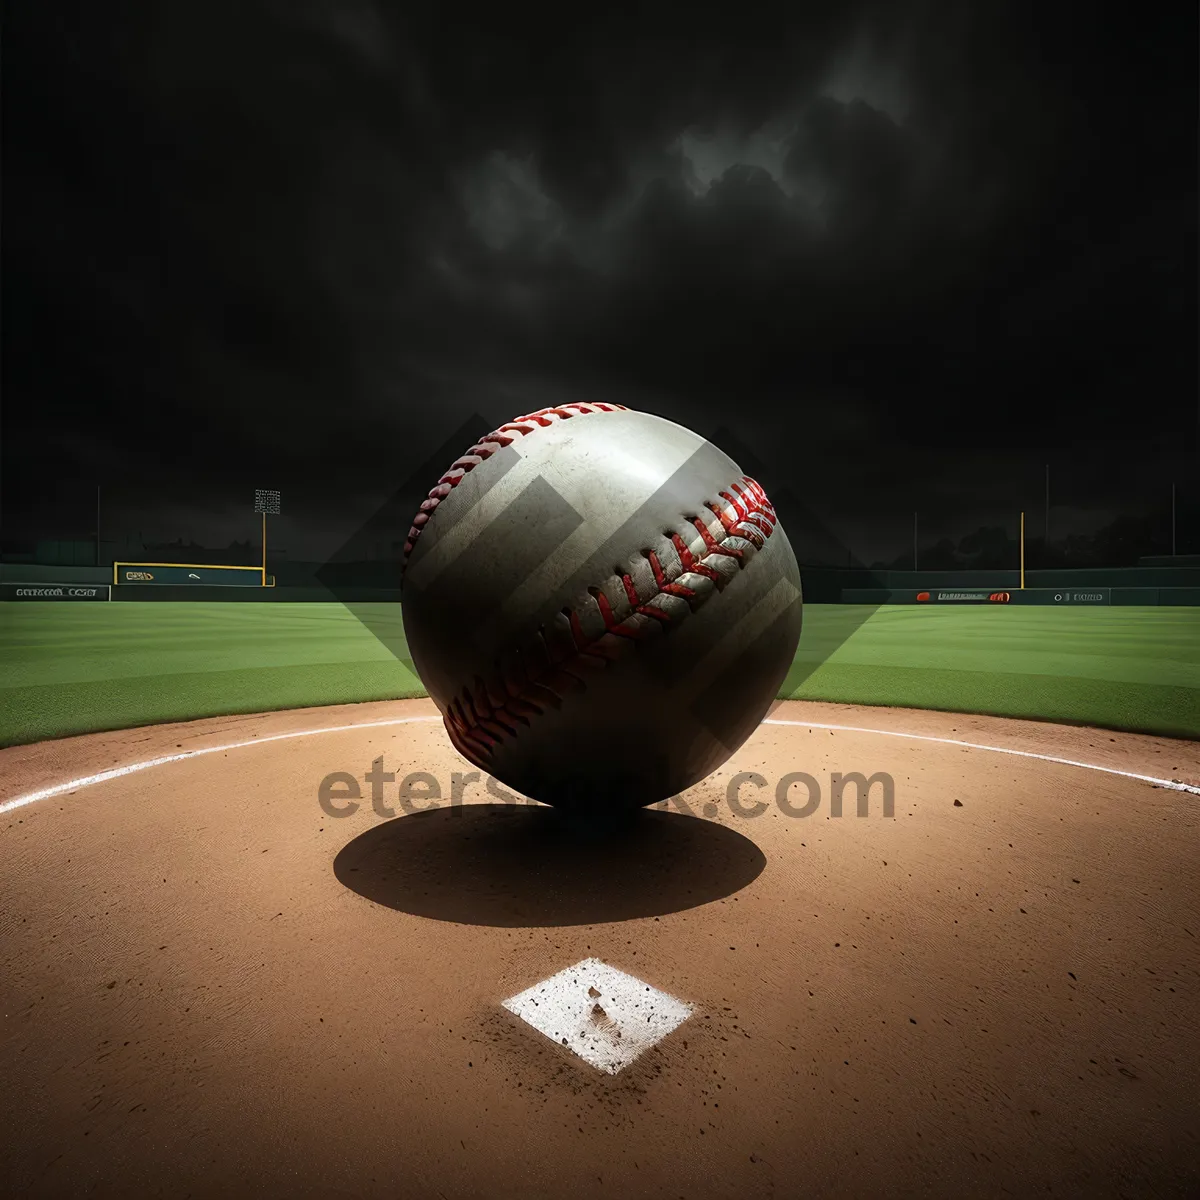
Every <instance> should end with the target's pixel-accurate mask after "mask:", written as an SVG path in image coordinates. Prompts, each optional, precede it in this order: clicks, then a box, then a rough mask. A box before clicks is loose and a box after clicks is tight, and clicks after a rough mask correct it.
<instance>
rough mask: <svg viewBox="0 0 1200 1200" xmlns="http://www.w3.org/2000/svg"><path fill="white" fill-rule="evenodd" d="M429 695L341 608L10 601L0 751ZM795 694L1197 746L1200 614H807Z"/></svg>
mask: <svg viewBox="0 0 1200 1200" xmlns="http://www.w3.org/2000/svg"><path fill="white" fill-rule="evenodd" d="M356 611H357V612H359V613H360V614H361V615H363V616H364V617H366V618H367V619H368V620H369V623H370V624H371V625H372V626H373V627H374V628H375V629H376V630H377V631H378V632H380V634H381V635H382V636H384V637H385V638H386V640H388V641H389V643H390V644H392V645H394V646H397V645H402V637H403V635H402V630H401V627H400V623H399V614H398V611H397V607H396V606H394V605H376V606H370V605H362V606H357V609H356ZM423 694H424V693H423V691H422V689H421V685H420V681H419V680H418V679H417V678H416V677H415V676H414V675H413V674H412V673H411V672H410V671H409V670H408V669H407V668H406V667H405V666H404V665H402V664H401V663H400V662H398V661H397V659H396V658H395V657H394V656H393V655H392V654H391V653H390V652H389V651H388V649H387V648H386V647H385V646H384V645H383V643H382V642H381V641H380V640H379V639H378V638H377V637H375V636H373V635H372V634H371V633H370V632H369V631H368V629H367V628H366V627H365V626H364V625H363V623H362V622H361V621H360V620H358V619H357V618H356V617H355V615H354V613H352V612H350V611H349V610H348V609H346V608H344V607H343V606H342V605H340V604H233V603H226V604H192V603H187V602H179V603H159V604H150V603H141V604H138V603H121V604H78V605H75V604H61V603H54V602H48V603H44V604H40V603H6V604H0V745H15V744H20V743H25V742H31V741H39V740H41V739H43V738H51V737H63V736H66V735H69V734H76V733H87V732H91V731H95V730H101V729H119V728H128V727H130V726H135V725H144V724H149V723H152V722H160V721H177V720H186V719H190V718H194V717H207V716H218V715H223V714H228V713H246V712H258V711H263V710H267V709H279V708H297V707H304V706H308V705H321V704H338V703H345V702H350V701H359V700H384V699H393V698H400V697H408V696H420V695H423ZM783 694H785V695H787V696H789V697H791V698H796V699H813V700H837V701H847V702H854V703H859V704H879V705H903V706H912V707H919V708H934V709H942V710H946V711H958V712H976V713H996V714H1002V715H1005V716H1019V717H1034V718H1040V719H1045V720H1058V721H1069V722H1076V723H1078V722H1083V723H1087V724H1095V725H1100V726H1104V727H1107V728H1111V729H1125V730H1141V731H1145V732H1151V733H1163V734H1170V735H1175V736H1182V737H1190V738H1200V608H1165V607H1164V608H1133V607H1129V608H1126V607H1104V608H1089V609H1082V608H1077V609H1067V608H1041V607H1028V608H990V607H989V608H975V607H968V606H964V607H962V608H951V607H943V608H917V607H915V606H894V607H885V608H880V609H878V610H877V611H875V612H873V613H870V612H869V610H865V609H863V608H861V607H855V606H848V605H808V606H806V608H805V614H804V634H803V636H802V637H801V640H800V651H799V653H798V655H797V658H796V663H795V665H794V667H793V670H792V672H791V674H790V675H789V677H788V682H787V683H786V684H785V690H784V693H783Z"/></svg>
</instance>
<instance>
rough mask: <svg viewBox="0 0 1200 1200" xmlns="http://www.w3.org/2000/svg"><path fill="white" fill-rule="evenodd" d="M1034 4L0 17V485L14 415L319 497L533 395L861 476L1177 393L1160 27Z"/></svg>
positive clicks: (1057, 428)
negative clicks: (611, 408) (1087, 17)
mask: <svg viewBox="0 0 1200 1200" xmlns="http://www.w3.org/2000/svg"><path fill="white" fill-rule="evenodd" d="M1032 11H1033V10H1030V11H1029V12H1028V13H1026V12H1025V11H1024V10H1023V7H1022V6H1014V5H1011V4H999V3H984V4H971V5H948V4H947V5H932V4H922V3H909V4H887V5H883V4H877V5H872V4H866V3H860V4H858V5H853V4H841V5H833V4H830V5H825V6H816V7H814V6H806V8H805V10H804V15H803V18H802V19H801V18H799V17H797V18H796V19H795V20H794V21H792V22H791V23H787V24H785V25H783V26H780V25H779V24H778V23H777V22H774V21H770V22H769V21H765V20H763V18H762V17H761V16H759V15H757V14H753V13H751V12H750V11H749V10H748V9H745V10H743V9H741V8H739V9H736V10H729V11H726V12H723V13H721V14H714V15H713V16H712V17H704V16H699V15H696V14H689V15H688V17H687V19H686V21H683V20H681V19H680V18H679V17H678V16H675V17H671V18H667V17H660V18H652V19H647V18H645V17H638V18H636V19H634V18H632V17H629V16H625V15H622V14H620V13H618V12H616V11H615V10H605V12H604V13H603V14H602V15H599V16H594V17H591V18H585V19H579V18H577V17H573V19H572V20H571V21H569V22H567V21H564V22H563V23H562V27H558V26H556V27H554V28H548V27H530V28H522V27H519V26H518V25H517V23H516V22H515V20H514V19H513V18H512V17H510V16H509V15H508V14H507V13H503V14H497V15H494V16H493V18H492V22H491V25H490V26H487V27H482V26H479V25H471V26H466V25H464V24H456V23H451V22H449V21H446V22H444V23H437V22H434V21H432V20H430V19H428V18H427V17H425V16H415V17H414V16H412V15H410V14H411V12H412V10H411V9H410V8H409V7H408V6H399V5H394V6H385V5H382V4H369V3H341V4H315V3H313V4H284V3H277V4H237V5H232V4H224V3H212V4H207V5H203V6H201V5H196V6H164V7H162V8H160V9H146V8H143V7H140V6H126V7H122V6H121V5H116V6H113V5H107V6H103V7H97V6H79V7H77V8H76V9H75V10H74V12H73V13H71V14H70V15H69V16H68V15H64V14H65V10H63V9H61V8H59V7H58V6H55V7H54V8H53V9H52V10H51V9H35V8H32V7H30V8H28V9H27V10H26V11H24V12H17V13H14V14H11V15H10V17H9V22H8V30H7V35H8V36H7V44H6V51H5V70H6V83H7V87H8V94H9V104H8V105H7V106H6V113H5V124H6V148H5V153H6V178H7V180H8V181H9V187H8V189H7V195H6V211H5V246H6V253H5V285H4V286H5V314H6V318H7V319H6V321H5V329H4V336H5V373H6V381H5V382H6V389H5V390H6V401H7V402H6V410H5V426H6V439H5V440H6V447H5V455H6V480H7V481H8V482H6V494H7V493H8V491H9V489H10V488H11V486H12V480H14V479H16V480H17V481H20V482H29V481H32V480H33V479H34V478H36V477H37V476H38V475H39V474H41V473H44V472H43V469H42V467H41V466H40V465H38V463H37V462H36V461H35V457H36V456H29V455H16V456H14V455H12V446H13V443H14V441H19V442H20V443H21V445H22V446H28V447H31V448H35V451H36V450H37V449H40V448H44V447H49V446H51V445H57V446H58V447H59V454H60V458H59V460H58V461H59V462H60V463H61V464H62V466H63V467H64V468H65V469H67V470H76V469H78V470H94V469H95V468H94V467H93V466H92V464H90V463H88V461H87V459H88V447H91V448H93V450H94V452H95V455H96V456H100V455H101V454H102V455H103V459H104V462H105V463H106V464H107V467H108V469H113V468H114V467H115V468H117V469H120V470H123V471H137V472H140V473H141V474H142V475H143V476H144V477H145V478H146V479H155V478H160V477H162V476H164V475H169V474H171V473H176V474H177V473H179V472H182V471H187V472H190V473H191V475H192V477H193V478H194V480H195V486H196V487H197V488H201V487H211V488H213V489H216V490H218V491H220V490H221V489H226V490H227V489H229V488H234V487H246V486H254V485H255V484H261V483H263V473H264V472H266V473H267V474H269V475H270V476H271V477H272V478H271V479H268V480H266V481H265V482H266V484H270V485H272V486H281V487H285V488H290V489H291V490H292V493H293V495H302V496H303V497H304V498H305V502H308V503H311V504H312V505H313V506H314V508H321V507H326V508H327V507H329V506H330V505H333V506H335V507H336V505H337V504H339V503H342V504H345V505H347V506H349V507H353V506H354V503H359V504H361V503H367V502H368V500H369V498H370V497H371V496H373V495H375V494H377V493H380V492H384V491H386V490H387V484H388V480H389V477H390V475H391V473H393V472H395V473H397V474H402V473H403V471H404V469H405V468H406V467H407V466H409V465H415V464H416V463H417V462H419V461H421V460H422V459H423V458H424V456H425V454H426V453H427V452H428V449H429V448H430V447H432V446H436V445H437V444H438V443H439V442H440V441H441V440H442V438H443V437H445V436H446V435H447V434H448V433H449V432H450V431H452V430H453V429H454V428H455V427H456V426H457V425H459V424H460V423H461V422H462V421H464V420H466V419H467V418H468V417H469V416H470V415H471V414H473V413H481V414H482V415H483V416H484V417H485V418H488V419H495V420H497V421H498V420H503V419H506V418H507V417H509V416H512V415H515V413H516V412H519V411H526V410H528V409H532V408H536V407H538V406H540V405H541V404H543V403H550V402H553V401H554V400H555V399H556V398H560V397H561V398H565V399H580V398H609V399H615V400H617V401H619V402H624V403H631V404H641V405H643V406H646V407H650V408H652V409H654V410H655V411H659V412H661V413H663V415H666V416H670V417H672V418H674V419H678V420H681V421H683V422H685V423H687V424H691V425H693V426H694V427H696V428H699V429H701V430H702V431H704V432H708V431H710V430H711V429H713V428H715V427H717V426H718V425H719V424H720V423H722V422H729V421H730V420H731V419H734V418H736V420H738V421H740V422H741V423H742V425H743V426H744V427H745V428H746V430H747V440H748V441H749V442H750V443H751V444H753V445H754V446H755V449H756V451H757V452H758V453H760V454H761V455H762V456H763V457H764V458H766V459H768V460H771V459H773V460H775V461H777V462H778V461H780V460H781V459H783V458H787V457H788V456H795V457H797V458H798V459H802V461H803V463H804V470H805V473H806V475H808V474H810V473H811V475H812V476H813V477H814V478H817V479H820V480H824V481H826V482H827V483H829V484H830V485H832V484H833V483H834V482H836V480H837V478H838V477H839V473H845V472H846V471H847V470H848V469H849V470H853V469H855V464H857V465H858V467H860V468H862V464H869V471H870V474H871V477H872V478H874V479H876V480H877V481H879V482H878V483H877V484H876V485H875V490H876V494H877V495H881V496H890V495H891V493H890V490H889V489H890V486H891V485H889V484H887V483H884V482H882V481H884V480H887V479H889V478H892V477H896V476H899V477H900V478H901V479H903V478H904V476H905V471H904V469H903V465H901V466H899V467H898V466H897V464H896V462H895V461H894V460H895V459H896V458H897V457H898V456H899V457H901V458H902V457H903V447H904V446H912V447H921V448H922V449H923V450H924V451H926V452H927V451H929V450H930V449H940V450H941V451H942V452H944V453H946V454H971V453H974V451H975V449H976V448H977V446H978V444H979V441H980V437H981V434H980V432H979V431H980V430H982V435H983V437H984V438H986V441H987V443H988V446H989V448H991V447H994V446H995V445H997V444H1006V445H1008V446H1010V447H1016V448H1019V447H1021V446H1023V445H1028V444H1029V443H1030V442H1036V443H1037V444H1038V445H1039V446H1041V445H1043V444H1044V445H1045V446H1046V447H1047V448H1048V449H1052V448H1054V447H1058V449H1059V451H1060V452H1062V451H1063V449H1064V448H1065V447H1067V446H1069V445H1070V443H1071V440H1072V438H1074V437H1077V436H1079V435H1080V433H1081V428H1080V427H1081V426H1085V427H1086V431H1085V432H1086V435H1087V436H1089V437H1092V436H1095V434H1096V428H1097V426H1104V425H1106V424H1107V425H1116V424H1118V423H1120V424H1121V425H1122V426H1124V427H1125V428H1126V430H1127V436H1129V437H1130V440H1131V441H1132V440H1136V436H1137V435H1138V433H1139V432H1140V431H1139V428H1138V423H1141V424H1142V425H1144V426H1147V427H1152V428H1157V429H1161V428H1163V427H1169V428H1173V429H1178V430H1180V431H1183V430H1185V429H1187V428H1189V423H1194V419H1195V410H1194V400H1193V398H1192V397H1193V396H1194V390H1192V391H1189V390H1188V388H1187V386H1186V385H1187V383H1188V381H1189V380H1190V379H1191V378H1192V372H1193V369H1194V363H1193V362H1192V361H1191V357H1190V356H1191V355H1192V345H1191V337H1192V336H1194V334H1193V330H1194V292H1192V291H1189V288H1190V287H1191V286H1192V285H1191V283H1190V279H1191V273H1192V272H1194V264H1195V241H1194V231H1193V223H1194V209H1195V188H1194V170H1192V165H1191V160H1192V158H1193V157H1194V141H1193V140H1191V138H1190V134H1188V135H1187V136H1186V137H1185V138H1184V139H1183V140H1181V139H1180V134H1181V132H1182V133H1184V134H1187V129H1188V126H1189V124H1190V123H1192V121H1193V119H1194V105H1193V102H1192V98H1191V96H1190V94H1189V95H1187V96H1184V95H1183V93H1184V92H1186V91H1188V89H1187V87H1186V80H1187V78H1188V77H1189V76H1190V72H1191V67H1190V66H1188V67H1187V68H1186V71H1185V72H1184V75H1183V76H1182V78H1181V77H1180V76H1179V75H1178V74H1174V73H1173V72H1172V70H1171V69H1169V66H1168V62H1169V61H1171V60H1169V59H1164V57H1163V56H1164V55H1168V56H1169V55H1171V54H1172V53H1173V46H1174V45H1175V43H1176V41H1178V45H1179V47H1180V48H1181V49H1182V47H1184V46H1185V45H1186V46H1190V45H1191V42H1190V40H1188V39H1187V38H1180V37H1179V36H1178V34H1177V33H1176V32H1174V31H1171V30H1165V29H1162V30H1160V29H1155V28H1153V27H1152V26H1150V25H1148V24H1147V23H1146V22H1145V21H1143V22H1142V23H1141V24H1140V25H1139V26H1138V27H1137V28H1136V29H1134V30H1130V29H1118V28H1116V27H1113V28H1110V29H1106V28H1105V27H1103V26H1102V25H1100V24H1099V23H1098V22H1096V21H1095V20H1092V21H1089V22H1088V23H1087V24H1085V25H1078V24H1075V23H1070V22H1065V21H1062V20H1061V19H1060V18H1056V17H1055V15H1054V14H1053V13H1052V12H1048V11H1047V10H1046V9H1045V8H1044V7H1043V8H1042V9H1039V10H1038V13H1037V20H1036V21H1033V20H1032V19H1031V14H1032ZM656 21H657V23H656ZM1181 61H1182V60H1181ZM18 96H19V97H20V103H19V104H18V103H16V97H18ZM14 114H15V115H14ZM1189 203H1190V208H1189ZM1185 347H1186V348H1185ZM1135 387H1136V389H1137V391H1138V395H1139V397H1140V399H1139V407H1138V408H1137V410H1136V411H1135V410H1132V406H1131V404H1130V390H1131V389H1132V388H1135ZM1131 420H1132V421H1133V422H1134V426H1133V429H1132V431H1131V433H1130V432H1128V431H1129V424H1130V422H1131ZM65 428H70V429H72V430H73V432H74V443H73V445H70V446H68V445H65V444H63V443H62V442H61V441H59V433H60V431H62V430H63V429H65ZM863 469H865V468H863ZM857 486H859V487H864V486H870V485H869V484H864V483H863V482H862V481H861V479H860V480H859V482H858V485H857ZM355 497H358V500H357V501H355V500H354V498H355ZM352 502H353V503H352ZM11 507H12V504H11V500H10V502H9V508H10V511H11Z"/></svg>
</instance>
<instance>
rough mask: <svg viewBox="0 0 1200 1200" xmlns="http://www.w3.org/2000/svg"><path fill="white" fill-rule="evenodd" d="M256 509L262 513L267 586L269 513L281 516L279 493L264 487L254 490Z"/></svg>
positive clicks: (263, 577) (264, 576)
mask: <svg viewBox="0 0 1200 1200" xmlns="http://www.w3.org/2000/svg"><path fill="white" fill-rule="evenodd" d="M254 511H255V512H256V513H262V586H263V587H266V586H267V514H268V513H270V514H271V516H273V517H277V516H279V493H278V492H273V491H268V490H266V489H263V488H255V490H254Z"/></svg>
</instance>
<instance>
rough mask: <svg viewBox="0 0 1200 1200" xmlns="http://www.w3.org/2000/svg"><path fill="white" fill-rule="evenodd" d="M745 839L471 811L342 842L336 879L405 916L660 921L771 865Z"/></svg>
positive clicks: (657, 815)
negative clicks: (600, 826)
mask: <svg viewBox="0 0 1200 1200" xmlns="http://www.w3.org/2000/svg"><path fill="white" fill-rule="evenodd" d="M766 861H767V860H766V858H765V857H764V855H763V853H762V851H761V850H759V848H758V847H757V846H756V845H755V844H754V843H753V842H752V841H750V839H749V838H747V837H744V836H743V835H742V834H740V833H737V832H735V831H734V830H732V829H729V828H726V827H725V826H722V825H718V824H715V823H714V822H711V821H705V820H701V819H700V818H698V817H689V816H685V815H683V814H681V813H671V812H663V811H651V810H648V809H639V810H637V811H636V812H634V813H632V814H630V815H629V817H628V819H627V820H626V821H624V822H623V823H622V824H621V825H620V826H618V827H615V828H611V829H603V830H597V829H587V828H581V827H580V826H579V825H577V824H572V823H571V822H570V821H569V820H567V819H564V817H563V815H562V814H561V813H560V812H558V811H557V810H555V809H552V808H547V807H542V806H532V805H510V804H467V805H458V806H453V807H447V808H438V809H431V810H429V811H427V812H420V813H414V814H412V815H410V816H404V817H396V818H394V819H393V820H390V821H386V822H384V823H383V824H380V825H376V826H375V827H374V828H372V829H369V830H367V832H366V833H363V834H360V835H359V836H358V837H356V838H355V839H354V840H353V841H352V842H349V843H347V844H346V845H345V846H344V847H343V848H342V849H341V850H340V851H339V852H338V854H337V857H336V858H335V859H334V863H333V870H334V874H335V875H336V877H337V879H338V880H339V882H341V883H342V884H344V885H345V886H346V887H347V888H349V889H350V890H351V891H353V892H357V893H358V894H359V895H360V896H365V897H366V898H367V899H368V900H373V901H374V902H375V903H376V904H383V905H386V906H387V907H389V908H394V909H397V910H399V911H400V912H406V913H412V914H414V915H415V916H419V917H430V918H432V919H434V920H437V921H457V922H459V923H461V924H464V925H490V926H497V927H508V928H531V927H533V928H536V927H545V926H556V925H592V924H598V923H600V922H604V921H623V920H628V919H630V918H633V917H651V916H662V915H663V914H665V913H673V912H680V911H682V910H684V909H688V908H695V907H696V906H697V905H700V904H707V903H709V902H711V901H713V900H719V899H721V898H723V897H725V896H729V895H732V894H733V893H734V892H736V891H738V890H739V889H741V888H744V887H745V886H746V885H747V884H749V883H751V882H752V881H753V880H755V879H756V878H757V877H758V876H759V874H760V873H761V872H762V869H763V868H764V867H765V866H766Z"/></svg>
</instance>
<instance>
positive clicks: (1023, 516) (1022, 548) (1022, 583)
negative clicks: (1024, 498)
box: [1021, 513, 1025, 591]
mask: <svg viewBox="0 0 1200 1200" xmlns="http://www.w3.org/2000/svg"><path fill="white" fill-rule="evenodd" d="M1024 590H1025V514H1024V513H1022V514H1021V591H1024Z"/></svg>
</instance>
